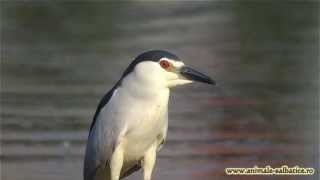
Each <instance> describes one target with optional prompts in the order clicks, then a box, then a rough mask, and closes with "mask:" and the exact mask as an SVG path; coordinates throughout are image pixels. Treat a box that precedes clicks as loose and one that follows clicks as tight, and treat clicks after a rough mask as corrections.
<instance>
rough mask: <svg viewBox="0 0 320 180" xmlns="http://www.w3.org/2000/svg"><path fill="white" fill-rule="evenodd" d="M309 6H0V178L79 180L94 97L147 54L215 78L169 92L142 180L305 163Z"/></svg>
mask: <svg viewBox="0 0 320 180" xmlns="http://www.w3.org/2000/svg"><path fill="white" fill-rule="evenodd" d="M318 8H319V3H317V2H312V3H293V2H290V3H289V2H286V3H285V2H283V3H279V2H276V1H274V2H273V3H272V2H270V3H254V2H242V3H238V2H232V1H230V2H215V3H205V2H201V3H199V2H197V3H196V2H188V3H185V2H184V3H178V2H166V3H158V2H157V3H156V2H152V3H151V2H150V3H146V2H130V3H123V2H122V3H110V2H95V3H85V2H82V3H80V2H79V3H77V2H70V3H53V2H45V3H44V2H41V3H40V2H29V3H22V2H16V3H13V2H1V11H2V17H1V21H2V23H1V25H2V26H1V30H2V35H3V36H2V49H1V55H2V58H1V63H2V68H1V75H2V78H1V80H2V86H1V105H2V106H1V109H2V116H1V125H2V129H1V148H2V149H1V150H2V152H1V156H0V157H1V164H2V175H1V176H2V177H1V179H4V180H9V179H10V180H19V179H24V180H40V179H81V178H82V159H83V153H84V145H85V143H86V142H85V141H86V137H87V133H88V127H89V124H90V122H91V119H92V116H93V113H94V110H95V108H96V105H97V102H98V101H99V98H101V97H102V95H103V94H104V93H105V92H106V91H107V90H108V89H109V88H110V87H111V86H112V85H113V83H114V82H116V81H117V79H118V78H119V76H120V74H121V73H122V71H123V70H124V69H125V68H126V66H127V65H128V63H129V62H130V61H131V60H132V59H133V58H134V56H136V55H137V54H139V53H140V52H142V51H144V50H147V49H168V50H170V51H172V52H174V53H176V54H177V55H179V56H180V58H181V59H183V60H184V62H185V63H186V64H189V65H191V66H195V67H197V69H202V71H204V72H207V74H209V75H210V76H211V77H214V79H215V80H216V81H217V82H218V86H217V87H208V86H206V85H202V84H193V85H189V86H187V87H179V88H176V89H174V90H173V91H172V96H171V102H170V124H169V134H168V141H167V144H166V146H164V148H163V150H162V151H161V152H160V154H159V157H160V158H159V159H158V162H157V167H156V170H155V173H154V179H159V180H160V179H184V180H185V179H199V178H201V179H208V180H209V179H213V178H214V177H216V178H218V179H229V178H231V177H227V176H225V174H224V168H225V167H252V166H254V165H260V166H266V165H272V166H279V165H283V164H287V165H299V166H313V167H316V166H317V165H318V164H319V153H318V152H319V149H318V148H319V147H317V145H318V142H319V138H318V137H317V135H318V133H317V132H318V131H319V130H318V129H317V128H318V125H319V124H318V123H319V122H318V119H319V118H318V117H319V114H318V97H319V96H318V95H319V94H318V90H319V89H318V84H317V83H318V82H317V74H318V58H319V57H318V52H317V51H318V50H317V44H318V39H317V33H318V31H319V24H318V23H319V21H318V10H319V9H318ZM139 175H140V174H135V175H134V176H132V177H129V178H127V179H139V178H140V176H139ZM233 178H235V179H239V178H241V177H233ZM243 178H245V179H258V178H259V179H261V178H266V179H268V177H243ZM279 178H281V179H294V178H293V177H279ZM299 178H301V177H295V179H299ZM312 178H314V179H316V177H315V176H314V177H310V179H312Z"/></svg>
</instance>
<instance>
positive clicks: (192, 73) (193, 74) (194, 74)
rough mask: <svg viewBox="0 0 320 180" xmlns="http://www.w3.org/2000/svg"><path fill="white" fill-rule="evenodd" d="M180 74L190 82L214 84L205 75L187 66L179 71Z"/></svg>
mask: <svg viewBox="0 0 320 180" xmlns="http://www.w3.org/2000/svg"><path fill="white" fill-rule="evenodd" d="M180 74H181V75H182V76H184V77H185V78H187V79H189V80H192V81H198V82H203V83H208V84H213V85H214V84H215V82H214V81H213V80H212V79H211V78H210V77H209V76H207V75H204V74H202V73H200V72H198V71H196V70H194V69H192V68H190V67H188V66H183V67H182V68H181V69H180Z"/></svg>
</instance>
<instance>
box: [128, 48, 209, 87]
mask: <svg viewBox="0 0 320 180" xmlns="http://www.w3.org/2000/svg"><path fill="white" fill-rule="evenodd" d="M128 77H130V81H138V82H140V83H144V84H149V85H153V86H157V87H159V88H161V87H166V88H170V87H174V86H177V85H183V84H189V83H192V82H194V81H197V82H202V83H207V84H215V82H214V81H213V80H212V79H211V78H210V77H208V76H207V75H204V74H202V73H200V72H198V71H196V70H194V69H192V68H190V67H188V66H186V65H185V64H184V63H183V62H182V61H181V60H180V59H179V58H178V57H177V56H176V55H174V54H172V53H170V52H167V51H163V50H152V51H147V52H144V53H142V54H140V55H139V56H137V57H136V58H135V59H134V60H133V61H132V63H131V64H130V65H129V67H128V68H127V69H126V71H125V72H124V74H123V75H122V79H124V80H126V79H128Z"/></svg>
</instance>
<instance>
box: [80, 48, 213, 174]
mask: <svg viewBox="0 0 320 180" xmlns="http://www.w3.org/2000/svg"><path fill="white" fill-rule="evenodd" d="M195 81H197V82H202V83H207V84H212V85H214V84H215V81H214V80H212V79H211V78H210V77H208V76H207V75H205V74H203V73H200V72H198V71H196V70H194V69H193V68H191V67H189V66H186V65H185V64H184V63H183V62H182V61H181V60H180V59H179V58H178V56H176V55H175V54H173V53H170V52H168V51H166V50H149V51H145V52H143V53H141V54H140V55H138V56H137V57H136V58H135V59H134V60H133V61H132V62H131V63H130V65H129V66H128V68H127V69H126V70H125V71H124V73H123V74H122V76H121V78H120V79H119V80H118V81H117V82H116V83H115V85H114V86H113V87H112V88H111V90H110V91H109V92H108V93H106V94H105V95H104V96H103V98H102V99H101V101H100V103H99V104H98V107H97V109H96V112H95V114H94V117H93V121H92V123H91V126H90V129H89V135H88V140H87V146H86V150H85V157H84V168H83V176H84V180H119V179H122V178H124V177H127V176H129V175H130V174H132V173H134V172H135V171H138V170H139V169H143V180H151V176H152V171H153V168H154V166H155V161H156V155H157V153H158V151H159V150H160V149H161V148H162V145H163V144H164V142H165V140H166V136H167V130H168V101H169V95H170V89H171V88H173V87H175V86H179V85H184V84H189V83H192V82H195Z"/></svg>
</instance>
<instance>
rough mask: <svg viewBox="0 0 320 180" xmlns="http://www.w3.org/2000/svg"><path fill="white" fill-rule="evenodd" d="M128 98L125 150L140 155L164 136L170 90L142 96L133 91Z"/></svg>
mask: <svg viewBox="0 0 320 180" xmlns="http://www.w3.org/2000/svg"><path fill="white" fill-rule="evenodd" d="M123 97H126V95H124V96H123ZM126 98H127V102H128V104H127V106H126V107H127V110H129V111H130V113H128V116H127V117H125V118H126V119H127V124H126V133H125V135H124V139H125V141H126V150H125V151H126V152H127V154H130V155H133V156H135V155H136V156H139V154H140V153H144V152H145V151H146V150H147V149H148V148H149V147H150V146H151V144H153V143H154V142H155V141H157V140H158V138H159V136H162V134H161V133H162V132H163V130H164V128H167V127H166V126H167V120H168V119H167V110H168V98H169V91H165V90H164V91H161V92H159V93H156V94H152V95H150V94H149V95H142V96H139V95H134V94H132V93H131V94H130V95H129V96H127V97H126Z"/></svg>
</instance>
